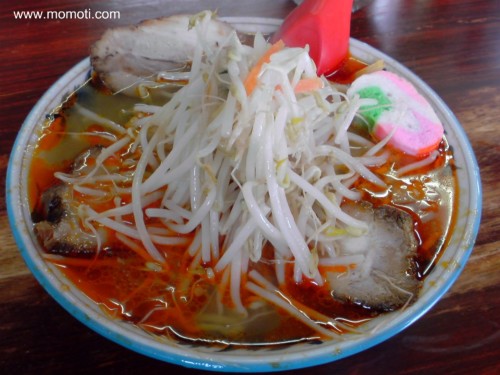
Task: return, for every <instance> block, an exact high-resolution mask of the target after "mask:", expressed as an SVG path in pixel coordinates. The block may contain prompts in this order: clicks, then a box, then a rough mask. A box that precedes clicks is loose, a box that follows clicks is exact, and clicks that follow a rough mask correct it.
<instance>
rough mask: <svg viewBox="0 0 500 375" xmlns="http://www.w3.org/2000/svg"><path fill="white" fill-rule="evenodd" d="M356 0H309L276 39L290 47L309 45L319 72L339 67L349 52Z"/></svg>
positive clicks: (283, 25) (274, 39) (300, 7)
mask: <svg viewBox="0 0 500 375" xmlns="http://www.w3.org/2000/svg"><path fill="white" fill-rule="evenodd" d="M352 1H353V0H305V1H304V2H303V3H302V4H300V5H299V6H298V7H297V8H295V9H294V10H293V11H292V12H291V13H290V14H289V15H288V17H287V18H286V19H285V21H284V22H283V24H282V25H281V27H280V28H279V30H278V31H277V32H276V33H275V34H274V35H273V38H272V40H273V41H277V40H279V39H282V40H283V41H284V42H285V45H287V46H288V47H305V46H306V45H309V49H310V50H309V54H310V56H311V58H312V59H313V60H314V62H315V63H316V67H317V70H318V74H319V75H321V74H329V73H333V72H334V71H335V70H337V69H338V68H339V66H340V64H341V63H342V61H343V60H344V59H345V58H346V57H347V55H348V52H349V35H350V25H351V12H352Z"/></svg>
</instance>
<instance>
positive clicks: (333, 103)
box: [57, 18, 387, 312]
mask: <svg viewBox="0 0 500 375" xmlns="http://www.w3.org/2000/svg"><path fill="white" fill-rule="evenodd" d="M206 22H207V18H200V19H199V20H198V22H197V23H196V25H195V26H194V27H195V29H196V31H197V35H198V37H199V39H200V41H201V43H199V45H198V47H197V49H196V51H195V54H194V58H193V61H192V64H191V69H190V71H189V74H188V77H189V80H188V82H187V83H186V84H185V85H183V86H182V87H181V88H180V89H179V90H178V91H176V92H175V93H174V94H173V95H172V97H171V98H170V99H169V100H168V102H167V103H166V104H164V105H163V106H159V105H153V104H145V103H139V104H136V105H135V107H134V115H133V117H132V118H131V120H130V121H129V122H128V123H127V124H125V125H120V124H117V123H114V122H112V121H110V120H106V119H103V118H99V119H96V121H97V122H98V123H99V124H101V125H102V126H104V127H106V129H107V130H108V131H109V133H112V134H113V135H114V138H115V141H114V142H113V143H112V144H111V145H109V146H106V147H103V148H102V149H101V150H100V153H99V156H98V157H97V158H96V162H95V165H93V166H92V168H89V169H87V170H86V171H82V172H81V173H80V174H79V175H77V176H75V175H71V174H64V173H57V177H58V178H59V179H61V180H63V181H65V182H70V183H71V184H72V185H73V187H74V189H75V190H76V191H79V192H80V193H83V194H86V195H88V196H95V197H100V196H102V195H109V194H112V195H113V194H114V196H115V197H116V198H115V207H113V208H109V209H106V210H103V211H101V212H98V211H97V210H95V209H94V208H91V207H90V206H85V205H82V206H81V207H80V208H79V214H80V217H82V218H83V220H84V222H85V225H86V227H87V228H89V229H90V230H92V231H94V232H95V234H98V231H97V229H96V227H97V226H99V225H100V226H104V227H107V228H110V229H112V230H113V231H115V232H116V233H117V237H118V238H119V239H121V240H122V241H124V242H127V241H128V242H130V241H140V243H142V246H143V248H144V249H145V250H146V251H147V253H148V254H149V256H150V257H151V258H152V259H153V260H154V261H155V262H158V263H160V264H161V263H164V262H167V263H168V261H169V259H168V252H167V251H165V249H166V248H168V246H170V245H172V246H179V245H183V244H184V245H185V248H186V251H187V252H188V253H189V255H190V256H191V257H192V259H193V263H195V264H197V265H203V266H204V267H205V269H206V272H207V275H209V276H210V275H215V274H218V273H220V274H223V273H224V274H227V278H228V284H229V286H230V296H231V299H232V301H233V303H234V306H236V309H237V310H238V311H241V312H244V311H245V307H244V305H243V303H242V301H241V295H240V293H241V291H240V289H241V288H242V287H243V286H244V284H243V275H244V274H247V275H248V274H249V275H250V276H249V277H250V279H252V275H253V279H254V281H255V282H256V283H257V284H259V282H258V279H259V275H258V274H257V273H256V272H255V271H252V266H251V264H252V262H259V260H261V259H262V257H263V250H264V249H266V247H269V248H272V251H273V254H274V258H273V259H272V261H273V264H274V270H275V273H276V280H277V282H278V284H281V283H283V282H284V278H285V264H289V263H293V267H294V268H293V270H294V271H293V277H294V280H295V281H297V282H299V281H301V280H302V279H303V278H308V279H312V280H313V281H314V282H316V283H317V284H319V285H322V284H323V283H324V282H325V281H324V280H325V278H324V275H321V274H320V272H319V270H318V266H319V265H321V264H324V265H329V264H335V265H336V264H341V265H342V264H344V265H346V264H347V265H348V264H353V263H361V262H362V260H363V259H360V258H363V257H364V255H356V256H346V255H338V254H337V252H336V250H335V241H336V240H338V238H340V237H342V235H345V233H347V232H349V233H363V231H364V230H366V227H367V226H366V224H365V223H364V222H363V221H361V220H358V219H356V218H355V217H352V216H350V215H348V214H347V213H345V212H344V211H343V210H342V207H341V203H342V201H343V200H344V199H349V200H359V199H360V198H361V194H360V192H359V191H357V190H355V189H354V188H353V184H354V183H355V182H356V180H357V179H359V178H363V179H366V180H368V181H369V182H371V183H373V184H375V185H378V186H385V184H384V182H383V181H382V180H381V179H380V178H379V177H378V176H377V175H376V174H374V173H373V172H372V171H370V170H369V168H370V167H373V166H377V165H381V164H383V163H384V162H385V161H386V160H387V154H385V153H384V152H383V150H381V149H382V147H383V146H384V144H385V142H386V141H385V140H382V141H381V142H379V143H377V144H374V143H372V142H371V141H370V140H367V139H366V138H364V137H361V136H359V135H357V134H356V133H355V132H352V131H351V130H350V127H351V124H352V123H353V119H354V118H355V116H357V114H358V112H359V109H360V107H361V106H362V105H364V104H366V103H367V101H369V99H360V98H359V97H353V98H348V97H347V96H346V94H345V93H344V91H343V90H340V89H339V87H338V86H336V85H334V84H333V83H331V82H329V81H328V80H327V79H326V78H325V77H318V76H317V74H316V68H315V65H314V63H313V61H312V60H311V59H310V57H309V55H308V51H307V48H283V49H281V50H278V51H276V52H275V53H273V54H272V55H271V56H270V58H269V61H267V62H264V63H263V64H262V66H261V68H260V71H259V73H258V79H257V83H256V85H255V88H253V90H251V92H248V89H247V88H246V87H245V79H246V77H248V75H249V74H250V72H251V70H252V68H253V67H254V66H255V64H257V62H258V61H259V59H261V57H262V56H263V55H264V54H265V53H266V51H268V50H269V48H270V44H269V43H268V42H267V41H266V39H265V38H264V37H263V36H262V35H261V34H256V35H255V39H254V43H253V45H251V46H249V45H244V44H242V42H241V41H240V39H239V38H238V35H237V34H236V32H234V33H232V34H231V35H230V36H229V37H228V38H227V39H226V40H225V42H224V43H222V44H221V45H219V46H218V47H217V48H215V49H212V48H210V47H209V46H208V44H206V43H203V35H204V27H205V25H206ZM310 79H314V80H316V81H318V80H319V81H320V82H321V85H320V86H319V87H318V88H316V89H313V90H297V87H298V86H299V85H300V84H301V83H302V82H305V81H307V80H310ZM81 110H85V109H81ZM88 115H89V116H91V114H88ZM124 150H125V151H126V152H125V151H124ZM117 154H120V155H122V156H121V157H122V162H121V166H120V167H119V168H115V169H113V168H111V167H109V165H107V164H106V160H109V158H112V157H113V156H116V155H117ZM106 184H107V185H106ZM103 185H106V186H109V188H108V191H106V190H103V189H100V188H99V186H103ZM124 194H129V195H130V197H131V199H130V202H127V203H124V202H122V201H121V200H120V196H123V195H124ZM126 215H129V216H130V215H131V216H132V217H133V222H130V220H124V219H123V218H124V217H125V216H126ZM158 222H161V223H162V226H158V225H157V223H158ZM150 223H155V225H150ZM188 234H190V235H189V236H188ZM245 280H246V278H245ZM264 284H265V283H264ZM264 284H262V283H260V285H261V286H263V285H264ZM248 285H249V287H248V289H249V290H253V291H254V292H255V293H259V291H260V290H262V289H263V288H261V287H258V286H257V285H256V284H254V283H251V282H248ZM264 289H267V288H265V287H264Z"/></svg>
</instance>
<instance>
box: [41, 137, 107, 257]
mask: <svg viewBox="0 0 500 375" xmlns="http://www.w3.org/2000/svg"><path fill="white" fill-rule="evenodd" d="M101 150H102V148H101V147H100V146H94V147H91V148H89V149H88V150H85V151H84V152H82V153H81V154H80V155H78V156H77V157H76V159H75V161H74V162H73V164H72V167H71V173H72V175H73V176H75V177H76V176H79V175H81V174H82V173H83V172H85V171H87V172H88V170H89V168H92V167H91V166H90V165H91V164H92V163H91V162H89V159H95V158H97V156H98V155H99V154H100V152H101ZM78 207H79V203H78V202H77V201H76V200H75V198H74V197H73V189H72V187H71V185H70V184H68V183H60V184H57V185H54V186H52V187H50V188H48V189H47V190H45V191H44V192H43V193H42V196H41V212H38V213H37V214H36V215H34V216H35V217H36V220H35V224H34V230H35V234H36V235H37V237H38V239H39V241H40V243H41V244H42V246H43V248H44V249H45V250H46V251H47V252H49V253H52V254H58V255H66V256H81V257H86V256H91V255H93V254H95V252H96V251H97V247H98V243H97V238H96V236H95V234H94V233H92V232H90V231H89V230H88V229H85V228H84V227H83V224H82V222H81V219H80V217H79V215H78ZM101 235H102V234H101Z"/></svg>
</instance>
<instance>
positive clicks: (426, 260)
mask: <svg viewBox="0 0 500 375" xmlns="http://www.w3.org/2000/svg"><path fill="white" fill-rule="evenodd" d="M352 64H353V66H355V67H354V68H353V66H350V67H349V62H348V63H347V64H346V66H345V68H344V70H343V72H348V73H345V74H344V73H343V74H344V76H346V77H347V76H348V75H349V76H352V74H353V73H352V72H353V71H356V69H361V68H362V67H363V64H361V63H359V62H357V61H356V62H353V63H352ZM340 78H341V77H339V80H341V79H340ZM333 79H335V78H333ZM343 79H347V78H345V77H344V78H342V80H343ZM156 100H160V101H161V99H156ZM136 102H137V99H132V98H129V97H126V96H124V95H120V94H118V95H110V94H109V93H106V92H104V91H103V90H102V88H101V87H100V86H99V85H98V84H96V82H95V81H94V82H92V81H88V82H87V83H86V84H85V85H83V86H82V87H81V88H79V89H78V90H77V92H76V93H75V94H73V96H72V97H71V99H70V100H68V101H67V102H66V105H63V106H62V107H61V108H60V109H59V110H57V111H55V112H54V113H53V114H52V115H51V119H50V120H48V121H47V124H46V126H45V127H44V129H43V130H42V135H41V137H40V141H39V143H38V145H37V147H36V151H35V154H34V157H33V162H32V165H31V172H30V177H29V187H30V189H29V194H30V196H29V200H30V204H31V207H32V208H33V212H34V217H36V216H37V213H38V211H39V210H40V202H39V200H40V194H41V193H42V192H43V191H44V190H46V189H47V188H49V187H50V186H52V185H54V184H55V183H57V181H56V179H55V178H54V177H53V174H54V172H55V171H68V170H69V169H70V167H71V164H72V162H73V160H74V159H75V157H76V156H77V155H79V154H80V153H81V152H82V151H84V150H86V149H88V148H89V147H91V146H93V145H96V144H101V145H103V146H106V145H107V144H106V137H103V136H102V135H106V130H105V129H103V128H101V127H99V126H96V125H95V123H94V122H93V121H90V120H88V119H87V118H85V117H84V116H82V115H81V114H80V113H79V112H78V110H77V108H76V107H75V105H74V104H75V103H77V104H79V105H82V106H84V107H86V108H88V109H90V110H91V111H93V112H95V113H99V114H100V115H102V116H103V117H106V118H108V119H111V120H113V121H116V122H119V123H125V122H126V121H127V120H128V119H130V117H131V116H132V111H131V110H132V107H133V105H134V104H135V103H136ZM86 132H94V133H97V136H87V135H85V136H81V135H78V134H80V133H86ZM99 134H100V135H99ZM439 151H440V153H439V157H438V158H437V159H436V161H435V162H434V163H433V164H432V165H431V166H427V167H425V168H422V169H421V170H419V172H421V174H418V175H416V176H414V175H413V174H412V175H411V176H404V175H403V176H401V177H398V176H397V174H396V172H395V171H396V170H397V169H398V168H399V167H400V166H402V165H405V164H407V163H408V162H410V161H412V160H411V158H408V157H406V156H403V155H401V154H400V153H398V152H395V153H392V154H391V157H390V159H389V161H388V162H387V163H386V164H384V166H382V167H379V168H378V169H375V172H378V173H380V175H381V176H383V180H384V181H385V182H386V183H387V184H388V185H389V188H388V189H380V188H377V187H376V186H374V185H373V184H371V183H369V182H366V181H361V180H360V181H358V182H357V185H356V187H357V188H358V189H359V190H360V191H362V192H363V199H364V200H367V201H369V202H371V203H373V204H374V206H380V205H384V204H390V205H393V206H396V207H399V208H402V209H404V210H405V211H407V212H409V213H410V214H411V215H412V216H413V218H414V220H415V232H416V234H417V236H418V239H419V248H418V259H417V264H418V268H419V276H420V277H421V278H424V277H425V276H426V275H427V274H428V273H429V272H430V270H431V269H432V267H433V265H435V263H436V261H437V259H438V258H439V255H440V253H441V252H442V250H443V249H444V248H445V245H446V241H447V239H448V237H449V235H448V230H449V228H450V227H452V226H453V225H454V220H455V219H454V215H455V211H456V210H455V207H454V206H455V202H456V194H457V192H456V189H457V184H456V181H455V179H456V176H455V173H454V166H453V159H452V155H451V150H450V148H449V147H448V145H447V143H446V140H444V141H443V142H442V144H441V146H440V150H439ZM77 199H82V200H83V201H84V200H85V196H81V197H77ZM108 236H109V238H113V233H111V232H110V233H108ZM136 245H137V246H140V245H139V243H138V242H136ZM168 252H169V258H168V262H167V264H164V265H161V266H158V264H154V263H152V262H150V263H148V262H145V261H144V258H143V257H141V256H139V255H138V254H137V253H136V252H134V251H131V250H130V249H129V248H127V247H126V246H124V245H123V244H122V243H121V242H120V241H111V242H109V243H108V245H107V247H106V248H104V249H103V250H102V251H101V253H100V254H98V255H97V256H96V257H95V258H82V259H80V258H76V259H75V258H61V257H58V258H50V260H51V261H52V262H53V263H54V264H56V265H57V266H59V267H60V268H61V271H62V272H63V273H64V274H65V275H66V277H68V278H69V279H70V280H71V281H72V282H73V283H74V284H75V285H76V286H77V287H78V288H79V289H81V290H82V291H83V292H84V293H85V294H86V295H87V296H88V297H89V298H91V299H92V300H93V301H95V302H96V303H97V304H98V305H99V306H100V307H101V309H103V310H104V311H105V312H106V313H107V314H109V315H110V316H112V317H115V318H119V319H122V320H125V321H129V322H131V323H134V324H136V325H138V326H140V327H142V328H143V329H145V330H147V331H150V332H153V333H157V334H162V335H167V336H172V337H175V338H176V339H181V340H188V341H192V342H197V343H202V344H203V343H205V344H213V343H218V344H225V345H228V344H237V345H253V344H262V343H265V344H266V345H271V344H273V343H278V344H279V343H292V342H298V341H304V340H316V339H321V337H319V335H318V333H317V332H315V331H314V330H312V329H311V328H309V327H307V326H305V325H304V324H302V323H299V322H297V321H296V320H295V319H294V318H293V317H290V316H289V315H287V314H283V313H281V312H280V311H279V309H277V308H275V307H274V306H271V305H269V304H267V303H264V302H263V301H261V300H259V299H257V298H255V297H254V296H252V295H250V293H249V292H248V291H246V290H242V300H243V303H244V305H245V306H251V308H249V316H247V317H246V318H244V319H241V317H240V316H239V315H236V314H234V313H232V312H231V310H230V309H228V308H225V307H224V306H231V302H230V301H229V298H228V297H227V296H220V295H219V294H218V293H217V289H218V285H220V284H223V283H227V275H225V274H224V273H222V274H216V275H215V276H214V277H213V278H211V279H209V278H207V277H206V276H204V275H205V271H204V268H203V267H201V266H199V265H198V266H193V264H194V262H192V259H190V258H189V257H188V256H187V255H186V252H185V247H184V246H178V247H172V246H171V247H169V248H168ZM265 255H266V254H264V257H263V259H264V260H263V261H260V262H259V263H258V264H256V265H255V267H256V268H257V270H258V271H259V272H260V273H261V274H262V275H265V276H268V277H269V279H270V280H271V281H273V280H274V279H275V277H274V273H273V264H272V261H266V260H265V259H270V255H269V256H267V257H266V256H265ZM205 266H214V265H210V264H206V265H205ZM158 267H160V268H158ZM176 270H182V271H181V272H176ZM286 273H287V274H288V276H287V280H288V281H287V285H286V290H287V292H288V293H289V294H290V295H291V296H292V297H293V298H294V299H295V300H296V301H298V302H299V303H301V304H303V305H305V306H311V307H312V308H314V309H315V310H317V311H318V312H320V313H323V314H325V315H328V316H331V317H334V318H336V317H340V318H341V319H342V321H343V323H344V324H343V325H342V326H341V328H340V326H339V328H338V331H339V333H342V332H345V331H346V330H347V329H348V328H349V327H356V326H358V325H359V324H361V323H363V322H365V321H367V320H369V319H371V318H373V317H375V316H377V315H378V313H377V312H375V311H371V310H369V309H366V308H363V307H361V306H358V305H355V304H349V303H342V302H339V301H337V300H335V299H334V298H332V296H331V292H330V290H329V289H328V287H327V286H326V285H325V286H322V287H320V286H318V285H317V284H315V283H314V282H311V281H303V282H302V283H300V284H297V283H294V282H293V281H292V280H293V277H292V276H291V275H292V273H293V266H292V265H291V264H290V265H288V266H287V267H286ZM221 306H222V309H223V310H227V311H221ZM221 316H222V317H223V318H221ZM291 326H293V327H294V329H293V330H291V329H290V327H291Z"/></svg>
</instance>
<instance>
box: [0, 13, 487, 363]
mask: <svg viewBox="0 0 500 375" xmlns="http://www.w3.org/2000/svg"><path fill="white" fill-rule="evenodd" d="M226 20H227V21H228V22H230V23H233V24H238V23H241V24H244V25H250V28H253V27H260V26H262V25H264V27H265V28H266V29H267V30H272V28H273V27H277V26H278V25H279V24H280V23H281V20H277V19H270V18H252V17H250V18H247V17H228V18H226ZM351 45H352V46H354V47H356V48H361V49H363V50H364V51H365V52H367V53H368V54H372V55H376V56H377V57H378V58H383V59H384V61H386V62H389V64H390V65H393V66H397V67H398V69H399V70H400V71H401V72H403V73H404V75H405V78H407V79H409V80H410V81H413V83H417V85H418V86H419V88H423V89H424V90H425V91H426V94H427V95H428V97H430V98H431V100H432V102H433V104H434V105H435V106H438V107H439V108H440V109H441V110H442V112H443V114H444V115H445V117H446V119H447V122H448V123H449V124H453V126H454V128H455V132H456V136H457V138H458V139H459V141H460V144H461V146H462V149H463V152H464V153H465V154H466V158H465V161H466V162H467V164H468V165H467V170H468V171H469V176H470V177H471V180H470V181H471V182H472V183H471V186H469V189H470V195H471V199H470V200H471V201H472V203H475V204H476V207H477V209H476V210H475V211H474V212H473V214H472V218H471V219H469V220H468V234H467V236H468V238H467V240H466V242H467V244H466V247H465V248H464V249H462V254H461V256H460V261H461V262H460V264H458V265H457V266H456V267H455V268H454V269H453V271H452V272H451V273H450V274H449V275H448V277H447V278H446V281H445V282H444V283H441V284H440V285H439V286H438V287H437V289H435V290H434V291H433V293H432V294H431V296H430V297H429V300H428V301H426V303H425V305H424V306H423V307H421V308H419V309H418V310H411V308H410V309H409V310H407V311H406V314H404V315H403V318H401V319H399V320H398V321H397V323H396V324H392V325H390V327H389V329H382V330H381V331H380V332H379V333H376V334H374V335H371V336H370V337H368V338H365V339H364V340H352V341H350V342H348V343H346V345H344V346H343V347H342V350H341V351H340V352H338V351H337V352H334V349H335V346H334V345H327V348H326V349H324V350H321V351H315V349H312V350H311V352H312V354H311V355H309V356H307V355H306V356H302V355H299V353H298V352H293V351H292V352H290V353H286V354H283V355H279V356H275V355H274V354H273V353H272V351H271V352H270V353H271V354H273V355H274V357H273V358H272V359H274V360H272V359H271V357H272V356H268V355H267V354H266V352H258V353H259V355H258V356H251V357H250V358H249V357H244V356H241V355H239V354H236V355H232V354H221V353H217V352H214V353H202V354H200V353H199V352H196V353H194V352H189V353H188V352H186V353H187V354H183V351H182V350H167V351H165V350H162V347H161V346H159V345H161V344H152V343H151V342H150V340H147V339H145V338H141V337H138V335H137V333H134V331H133V330H132V329H130V332H131V334H132V336H134V340H135V341H132V340H131V339H130V337H129V334H128V331H127V327H126V326H124V325H123V324H122V323H120V322H115V321H113V322H111V321H110V320H108V319H105V318H103V317H102V316H99V314H97V313H96V312H95V311H93V310H91V309H89V308H86V307H85V306H84V307H82V308H78V307H77V305H76V302H78V301H77V300H76V299H75V298H74V297H73V296H71V295H70V294H68V293H64V292H62V291H61V288H60V284H61V282H60V281H59V280H58V279H57V278H56V277H55V276H54V275H53V274H52V273H51V272H47V268H46V267H44V266H43V260H41V257H39V256H38V258H33V257H32V256H31V255H30V251H31V252H33V254H34V255H35V257H36V252H37V250H36V248H35V247H36V246H35V245H34V241H35V239H34V238H33V236H32V234H31V233H30V231H29V230H30V229H29V228H28V224H26V223H29V222H30V219H29V218H27V217H26V215H25V214H24V213H23V210H22V206H23V205H24V204H27V198H26V197H22V196H21V195H20V192H19V181H18V179H19V177H20V175H19V174H20V173H21V172H22V171H21V167H20V165H17V163H19V164H21V163H22V160H21V159H23V155H24V153H25V147H26V146H27V145H28V144H29V142H28V140H29V138H30V137H31V136H33V134H32V132H33V130H34V129H35V128H36V127H37V123H38V122H39V121H40V119H42V118H43V116H44V115H45V112H44V110H45V109H46V105H47V102H48V101H54V100H59V99H61V97H60V94H61V87H68V86H69V85H70V84H72V83H73V79H74V78H75V75H76V74H77V73H78V72H82V71H87V72H88V70H89V66H90V65H89V59H88V58H87V59H84V60H83V61H81V62H80V63H79V64H77V65H76V66H75V67H74V68H73V69H71V70H70V71H68V72H67V73H66V74H65V75H63V76H62V77H61V78H60V79H59V80H57V81H56V83H54V85H53V86H52V87H51V88H50V89H49V90H48V91H47V92H46V93H45V94H44V95H43V96H42V98H41V99H40V101H39V102H38V103H37V104H36V105H35V107H34V108H33V109H32V111H31V112H30V114H29V115H28V116H27V118H26V120H25V122H24V123H23V125H22V127H21V130H20V132H19V136H18V137H17V138H16V141H15V143H14V146H13V149H12V152H11V156H10V159H9V164H8V169H7V179H6V201H7V213H8V217H9V223H10V226H11V229H12V232H13V234H14V239H15V241H16V243H17V245H18V247H19V249H20V252H21V254H22V256H23V258H24V261H25V262H26V264H27V266H28V268H29V269H30V271H31V272H32V274H33V275H34V276H35V278H36V279H37V280H38V282H39V283H40V284H41V285H42V286H43V288H44V289H45V290H46V291H47V292H48V293H49V294H50V295H51V296H52V297H53V298H54V299H55V300H56V301H57V302H58V303H59V304H60V305H61V306H62V307H63V308H64V309H66V310H67V311H68V312H69V313H70V314H71V315H73V316H74V317H75V318H76V319H78V320H79V321H80V322H82V323H83V324H85V325H86V326H88V327H89V328H90V329H92V330H93V331H95V332H97V333H99V334H100V335H102V336H104V337H106V338H108V339H110V340H111V341H114V342H115V343H117V344H119V345H121V346H124V347H126V348H128V349H131V350H133V351H135V352H138V353H141V354H144V355H146V356H148V357H152V358H155V359H159V360H162V361H165V362H169V363H172V364H178V365H182V366H184V367H189V368H196V369H202V370H210V371H221V372H264V371H270V372H271V371H284V370H291V369H298V368H306V367H311V366H316V365H320V364H324V363H329V362H333V361H337V360H340V359H342V358H345V357H348V356H352V355H354V354H357V353H360V352H362V351H365V350H367V349H369V348H371V347H373V346H375V345H377V344H380V343H381V342H383V341H386V340H387V339H389V338H391V337H393V336H394V335H396V334H398V333H399V332H401V331H402V330H404V329H405V328H407V327H408V326H409V325H411V324H412V323H414V322H415V321H416V320H418V319H419V318H420V317H421V316H422V315H424V314H425V313H426V312H427V311H428V310H429V309H431V308H432V307H433V306H434V305H435V304H436V303H437V302H438V301H439V299H441V297H442V296H443V295H444V294H445V293H446V292H447V291H448V290H449V288H450V287H451V285H452V284H453V283H454V282H455V281H456V279H457V278H458V276H459V275H460V273H461V272H462V270H463V268H464V266H465V263H466V261H467V260H468V258H469V256H470V253H471V252H472V249H473V245H474V242H475V238H476V236H477V233H478V230H479V223H480V218H481V209H482V207H481V203H482V191H481V180H480V174H479V167H478V164H477V160H476V158H475V156H474V152H473V149H472V146H471V145H470V143H469V141H468V138H467V135H466V133H465V131H464V129H463V128H462V126H461V125H460V123H459V122H458V120H457V118H456V117H455V115H454V114H453V113H452V112H451V110H450V109H449V108H448V107H447V105H446V104H445V103H444V102H443V100H442V99H441V98H440V97H439V96H438V95H437V94H436V93H435V92H434V91H433V90H432V89H431V88H430V87H429V86H428V85H427V84H426V83H425V82H423V81H422V80H420V78H418V77H417V76H416V75H415V74H414V73H413V72H411V71H410V70H408V69H407V68H405V67H404V66H402V65H401V64H399V63H398V62H396V61H395V60H393V59H392V58H391V57H389V56H387V55H385V54H384V53H382V52H380V51H378V50H376V49H374V48H373V47H371V46H369V45H367V44H365V43H363V42H360V41H358V40H355V39H351ZM78 83H80V82H78ZM56 95H58V97H57V98H55V96H56ZM17 171H19V172H18V173H19V174H16V172H17ZM471 221H472V222H471ZM20 223H21V224H22V223H24V225H25V227H24V228H22V227H19V224H20ZM25 231H26V233H25ZM311 348H313V347H311ZM170 349H171V348H170Z"/></svg>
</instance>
